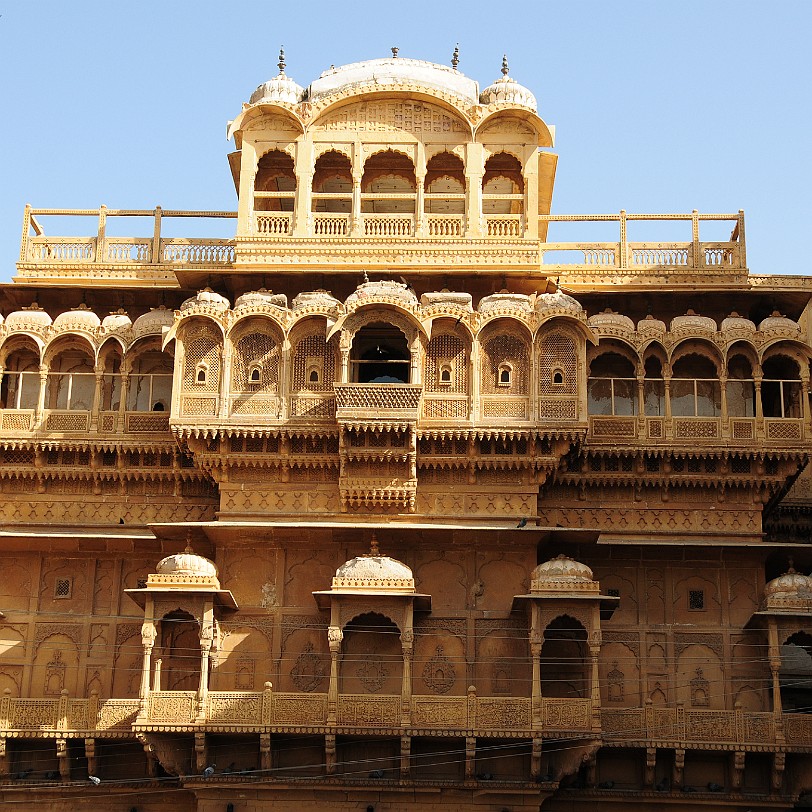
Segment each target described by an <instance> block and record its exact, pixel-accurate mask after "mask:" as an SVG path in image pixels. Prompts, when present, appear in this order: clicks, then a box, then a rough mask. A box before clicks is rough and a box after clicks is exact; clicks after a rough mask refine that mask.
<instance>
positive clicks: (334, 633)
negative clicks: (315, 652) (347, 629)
mask: <svg viewBox="0 0 812 812" xmlns="http://www.w3.org/2000/svg"><path fill="white" fill-rule="evenodd" d="M334 614H335V613H334ZM335 620H337V618H333V623H331V625H330V626H329V628H328V629H327V642H328V644H329V646H330V686H329V688H328V689H327V724H328V725H335V724H336V723H337V720H338V665H339V662H340V658H341V641H342V640H343V639H344V633H343V632H342V631H341V627H340V626H338V625H335Z"/></svg>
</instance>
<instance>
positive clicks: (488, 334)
mask: <svg viewBox="0 0 812 812" xmlns="http://www.w3.org/2000/svg"><path fill="white" fill-rule="evenodd" d="M477 341H478V343H479V346H480V347H481V348H482V352H481V358H480V367H481V369H480V388H481V391H482V393H483V394H486V395H502V394H504V395H528V394H529V393H530V363H531V348H532V343H531V342H532V335H531V333H530V331H529V329H528V326H527V325H526V324H525V323H524V322H522V321H519V320H518V319H514V318H509V317H502V318H499V319H494V320H493V321H491V322H489V323H488V324H487V325H486V326H485V327H483V328H482V329H481V330H480V331H479V333H478V334H477ZM505 370H507V371H508V374H507V375H505V374H504V373H505Z"/></svg>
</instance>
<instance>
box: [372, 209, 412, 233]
mask: <svg viewBox="0 0 812 812" xmlns="http://www.w3.org/2000/svg"><path fill="white" fill-rule="evenodd" d="M362 216H363V222H364V236H365V237H413V236H414V233H415V216H414V215H413V214H364V215H362Z"/></svg>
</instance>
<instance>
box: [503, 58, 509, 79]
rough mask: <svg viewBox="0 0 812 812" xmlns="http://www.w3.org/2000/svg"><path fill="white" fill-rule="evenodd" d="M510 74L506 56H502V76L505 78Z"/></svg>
mask: <svg viewBox="0 0 812 812" xmlns="http://www.w3.org/2000/svg"><path fill="white" fill-rule="evenodd" d="M509 72H510V68H509V67H508V61H507V54H502V76H507V75H508V73H509Z"/></svg>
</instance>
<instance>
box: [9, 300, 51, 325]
mask: <svg viewBox="0 0 812 812" xmlns="http://www.w3.org/2000/svg"><path fill="white" fill-rule="evenodd" d="M51 324H52V321H51V317H50V316H49V315H48V313H47V312H46V311H45V310H43V309H42V308H41V307H40V306H39V305H38V304H37V303H36V302H34V303H33V304H32V305H31V306H30V307H24V308H23V309H22V310H15V311H14V312H13V313H9V315H8V316H7V317H6V329H7V330H8V331H9V332H11V331H13V330H44V329H45V328H46V327H50V326H51Z"/></svg>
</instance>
